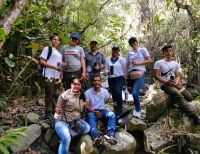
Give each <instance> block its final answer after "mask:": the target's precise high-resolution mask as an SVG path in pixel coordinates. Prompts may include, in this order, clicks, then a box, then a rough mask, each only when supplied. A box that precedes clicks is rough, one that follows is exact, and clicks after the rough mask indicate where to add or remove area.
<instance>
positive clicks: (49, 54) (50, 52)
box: [46, 46, 52, 61]
mask: <svg viewBox="0 0 200 154" xmlns="http://www.w3.org/2000/svg"><path fill="white" fill-rule="evenodd" d="M48 47H49V50H48V55H47V60H49V58H50V57H51V54H52V47H51V46H48ZM47 60H46V61H47Z"/></svg>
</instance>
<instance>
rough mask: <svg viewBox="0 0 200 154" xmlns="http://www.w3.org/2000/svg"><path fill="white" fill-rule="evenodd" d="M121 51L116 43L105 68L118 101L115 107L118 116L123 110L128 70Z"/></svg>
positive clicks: (114, 99) (110, 86) (112, 92)
mask: <svg viewBox="0 0 200 154" xmlns="http://www.w3.org/2000/svg"><path fill="white" fill-rule="evenodd" d="M119 52H120V49H119V46H117V45H114V46H113V47H112V56H111V58H109V59H108V60H107V62H106V69H105V70H106V73H107V75H108V84H109V88H110V91H111V94H112V97H113V101H114V102H115V103H116V105H115V106H114V109H115V114H116V115H117V116H119V115H120V113H121V112H122V89H123V86H124V77H125V70H126V60H125V58H123V57H121V56H120V54H119Z"/></svg>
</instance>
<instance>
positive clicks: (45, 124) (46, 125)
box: [41, 122, 50, 130]
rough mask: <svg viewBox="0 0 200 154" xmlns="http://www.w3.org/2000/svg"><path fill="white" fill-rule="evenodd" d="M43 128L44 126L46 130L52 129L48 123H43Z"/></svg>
mask: <svg viewBox="0 0 200 154" xmlns="http://www.w3.org/2000/svg"><path fill="white" fill-rule="evenodd" d="M41 126H42V128H43V129H45V130H47V129H49V128H50V125H49V124H48V123H46V122H43V123H42V124H41Z"/></svg>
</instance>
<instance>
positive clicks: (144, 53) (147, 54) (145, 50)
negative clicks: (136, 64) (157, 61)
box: [142, 48, 150, 58]
mask: <svg viewBox="0 0 200 154" xmlns="http://www.w3.org/2000/svg"><path fill="white" fill-rule="evenodd" d="M142 51H143V52H142V54H143V56H144V58H146V57H149V56H150V55H149V52H148V51H147V49H146V48H143V50H142Z"/></svg>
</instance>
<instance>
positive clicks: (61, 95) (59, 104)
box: [56, 93, 66, 107]
mask: <svg viewBox="0 0 200 154" xmlns="http://www.w3.org/2000/svg"><path fill="white" fill-rule="evenodd" d="M64 95H65V93H61V94H60V95H59V97H58V101H57V104H56V106H61V107H63V106H64V102H66V99H65V98H64Z"/></svg>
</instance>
